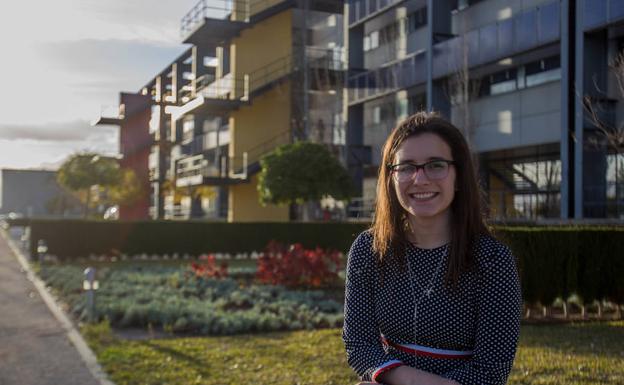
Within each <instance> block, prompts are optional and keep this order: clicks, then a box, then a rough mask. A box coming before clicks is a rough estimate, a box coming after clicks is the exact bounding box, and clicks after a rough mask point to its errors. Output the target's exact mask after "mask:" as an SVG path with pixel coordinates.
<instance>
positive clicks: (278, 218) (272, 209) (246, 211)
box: [228, 175, 288, 222]
mask: <svg viewBox="0 0 624 385" xmlns="http://www.w3.org/2000/svg"><path fill="white" fill-rule="evenodd" d="M257 183H258V177H257V175H254V176H253V177H252V178H251V183H244V184H239V185H234V186H231V187H230V193H229V196H228V198H229V202H228V203H229V205H228V222H258V221H266V222H287V221H288V206H275V205H267V206H265V207H263V206H262V205H260V203H259V202H258V191H257V190H256V186H257Z"/></svg>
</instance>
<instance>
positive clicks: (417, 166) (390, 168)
mask: <svg viewBox="0 0 624 385" xmlns="http://www.w3.org/2000/svg"><path fill="white" fill-rule="evenodd" d="M435 162H444V163H446V164H447V165H449V166H450V165H456V164H457V162H456V161H454V160H448V159H432V160H430V161H427V162H425V163H421V164H418V163H416V162H401V163H397V164H390V163H388V164H387V167H388V169H389V170H390V172H394V171H396V170H395V167H398V166H403V165H406V164H409V165H411V166H414V167H416V171H415V172H414V175H416V174H417V173H418V170H420V169H422V170H423V172H424V173H425V176H427V178H428V179H432V180H441V179H444V178H446V177H447V176H448V169H447V174H446V175H445V176H444V177H442V178H430V177H429V175H428V174H427V171H426V169H425V167H427V165H428V164H431V163H435Z"/></svg>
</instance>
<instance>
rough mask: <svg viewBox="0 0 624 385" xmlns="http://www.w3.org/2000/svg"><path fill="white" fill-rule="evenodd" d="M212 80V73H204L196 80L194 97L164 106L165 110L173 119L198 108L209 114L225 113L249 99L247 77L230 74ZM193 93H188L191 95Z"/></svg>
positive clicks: (177, 118)
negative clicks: (182, 102)
mask: <svg viewBox="0 0 624 385" xmlns="http://www.w3.org/2000/svg"><path fill="white" fill-rule="evenodd" d="M210 80H213V77H212V75H210V74H209V75H204V76H202V77H200V78H198V79H197V80H196V86H195V87H196V91H195V97H194V98H193V99H191V100H190V101H189V102H187V103H185V104H183V105H182V106H166V107H165V112H166V113H169V114H171V116H172V118H173V120H179V119H180V118H181V117H182V116H183V115H185V114H188V113H191V112H192V111H195V110H199V109H201V111H203V112H207V113H210V114H219V113H225V112H229V111H232V110H235V109H237V108H238V107H240V106H241V105H243V104H246V103H248V101H249V78H248V77H247V76H246V77H245V78H243V79H236V78H234V77H232V76H231V74H228V75H226V76H225V77H223V78H220V79H217V80H214V81H212V82H209V81H210ZM192 96H193V93H192V92H191V93H190V94H189V97H192Z"/></svg>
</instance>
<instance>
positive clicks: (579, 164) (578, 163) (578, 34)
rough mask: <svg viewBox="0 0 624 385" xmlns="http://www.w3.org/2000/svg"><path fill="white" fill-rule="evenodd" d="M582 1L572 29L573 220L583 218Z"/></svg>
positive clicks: (579, 3) (583, 38)
mask: <svg viewBox="0 0 624 385" xmlns="http://www.w3.org/2000/svg"><path fill="white" fill-rule="evenodd" d="M583 1H584V0H578V2H577V4H576V9H575V13H576V18H575V19H576V26H575V29H574V39H575V42H574V56H575V58H574V60H575V61H574V70H575V74H574V85H575V87H576V90H575V96H574V136H575V138H576V141H575V145H574V218H576V219H581V218H583V141H584V136H583V120H584V119H583V115H584V113H583V97H582V95H584V94H585V89H584V83H585V82H584V67H583V64H584V63H583V48H584V46H585V44H584V41H585V34H584V32H583V19H584V18H583V8H584V7H583Z"/></svg>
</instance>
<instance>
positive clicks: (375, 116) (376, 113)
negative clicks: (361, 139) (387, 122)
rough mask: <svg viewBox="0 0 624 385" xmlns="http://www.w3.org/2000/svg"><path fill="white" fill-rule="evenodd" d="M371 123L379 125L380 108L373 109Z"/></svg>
mask: <svg viewBox="0 0 624 385" xmlns="http://www.w3.org/2000/svg"><path fill="white" fill-rule="evenodd" d="M373 123H375V124H380V123H381V106H375V107H374V108H373Z"/></svg>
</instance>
